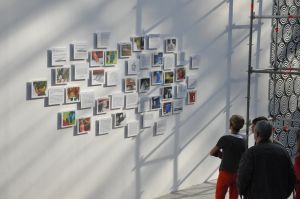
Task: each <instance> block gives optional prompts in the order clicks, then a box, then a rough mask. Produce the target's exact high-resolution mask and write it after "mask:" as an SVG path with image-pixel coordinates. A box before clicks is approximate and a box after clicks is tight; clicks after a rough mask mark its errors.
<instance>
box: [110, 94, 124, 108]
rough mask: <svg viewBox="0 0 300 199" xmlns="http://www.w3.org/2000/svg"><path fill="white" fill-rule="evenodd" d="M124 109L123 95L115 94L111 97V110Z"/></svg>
mask: <svg viewBox="0 0 300 199" xmlns="http://www.w3.org/2000/svg"><path fill="white" fill-rule="evenodd" d="M123 107H124V94H123V93H115V94H112V95H111V109H119V108H123Z"/></svg>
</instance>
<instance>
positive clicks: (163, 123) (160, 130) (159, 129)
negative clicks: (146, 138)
mask: <svg viewBox="0 0 300 199" xmlns="http://www.w3.org/2000/svg"><path fill="white" fill-rule="evenodd" d="M167 122H168V120H167V119H160V120H159V121H157V122H156V123H155V135H162V134H164V133H165V132H166V131H167V124H168V123H167Z"/></svg>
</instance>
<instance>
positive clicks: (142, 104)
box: [138, 95, 150, 112]
mask: <svg viewBox="0 0 300 199" xmlns="http://www.w3.org/2000/svg"><path fill="white" fill-rule="evenodd" d="M146 111H150V98H149V97H148V96H143V95H141V96H140V98H139V104H138V112H146Z"/></svg>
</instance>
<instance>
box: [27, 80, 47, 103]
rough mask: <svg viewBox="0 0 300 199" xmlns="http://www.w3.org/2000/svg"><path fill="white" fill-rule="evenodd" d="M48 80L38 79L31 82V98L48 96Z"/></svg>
mask: <svg viewBox="0 0 300 199" xmlns="http://www.w3.org/2000/svg"><path fill="white" fill-rule="evenodd" d="M47 85H48V83H47V80H37V81H33V82H31V98H32V99H34V98H43V97H47V94H48V92H47V90H48V86H47Z"/></svg>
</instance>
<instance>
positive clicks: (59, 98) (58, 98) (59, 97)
mask: <svg viewBox="0 0 300 199" xmlns="http://www.w3.org/2000/svg"><path fill="white" fill-rule="evenodd" d="M64 99H65V88H64V87H51V88H49V89H48V105H50V106H51V105H59V104H63V103H64Z"/></svg>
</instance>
